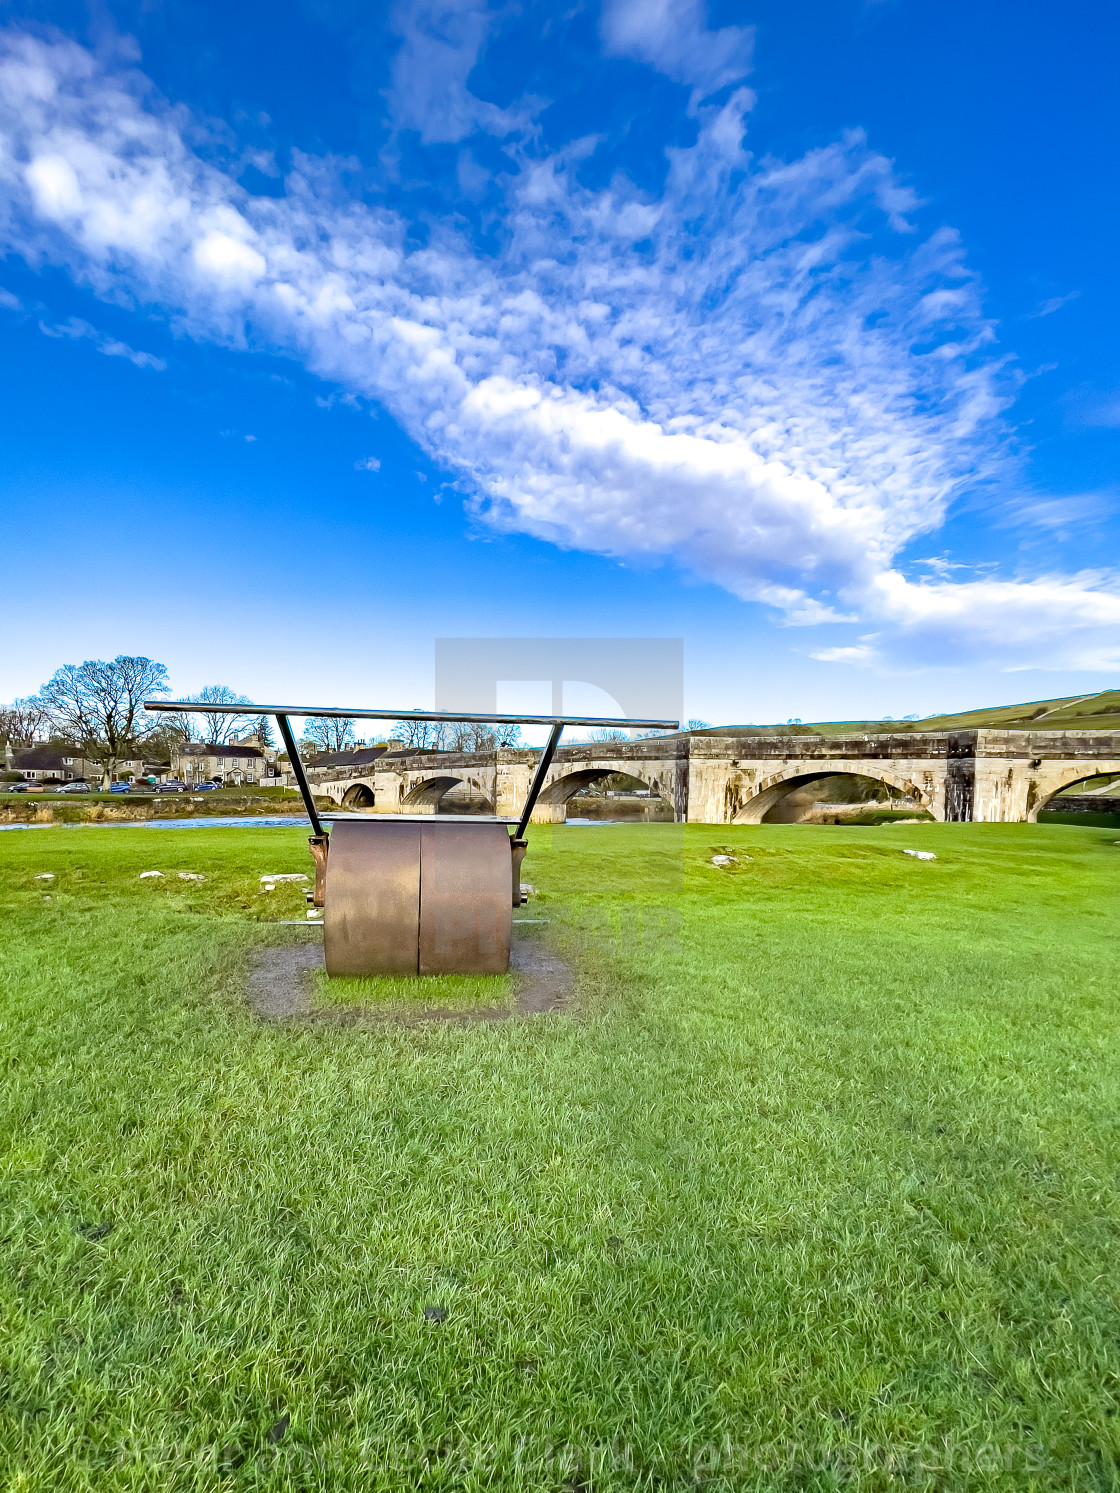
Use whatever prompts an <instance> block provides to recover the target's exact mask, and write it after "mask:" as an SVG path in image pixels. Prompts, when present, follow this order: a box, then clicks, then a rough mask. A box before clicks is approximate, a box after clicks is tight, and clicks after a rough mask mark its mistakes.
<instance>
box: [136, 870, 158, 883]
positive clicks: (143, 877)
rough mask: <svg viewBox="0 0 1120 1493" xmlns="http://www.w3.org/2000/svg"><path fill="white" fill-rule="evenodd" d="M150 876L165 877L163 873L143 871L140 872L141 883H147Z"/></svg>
mask: <svg viewBox="0 0 1120 1493" xmlns="http://www.w3.org/2000/svg"><path fill="white" fill-rule="evenodd" d="M149 876H159V877H162V876H163V872H162V871H141V872H140V880H141V881H147V879H148V877H149Z"/></svg>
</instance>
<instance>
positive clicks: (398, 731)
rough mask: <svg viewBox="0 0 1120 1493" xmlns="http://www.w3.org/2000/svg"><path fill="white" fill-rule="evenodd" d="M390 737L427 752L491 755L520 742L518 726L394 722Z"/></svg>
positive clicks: (445, 722) (519, 728) (476, 722)
mask: <svg viewBox="0 0 1120 1493" xmlns="http://www.w3.org/2000/svg"><path fill="white" fill-rule="evenodd" d="M416 708H417V709H419V708H420V707H419V706H417V707H416ZM392 734H393V740H394V741H400V742H403V743H404V745H405V746H408V747H420V748H422V749H425V750H427V751H430V752H492V751H494V750H495V748H496V747H515V746H518V745H519V744H520V741H521V727H520V726H506V725H501V726H487V725H484V724H483V723H482V722H480V721H397V722H396V724H395V725H394V726H393V733H392Z"/></svg>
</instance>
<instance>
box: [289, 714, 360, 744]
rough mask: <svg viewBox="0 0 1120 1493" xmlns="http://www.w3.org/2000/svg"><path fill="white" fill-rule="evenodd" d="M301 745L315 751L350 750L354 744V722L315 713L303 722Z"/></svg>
mask: <svg viewBox="0 0 1120 1493" xmlns="http://www.w3.org/2000/svg"><path fill="white" fill-rule="evenodd" d="M300 745H301V746H305V747H307V748H308V750H309V751H314V752H348V751H349V750H350V749H351V748H352V747H353V745H354V722H353V721H346V720H340V719H339V718H338V717H336V716H331V715H322V716H320V715H315V716H312V717H311V718H310V719H309V720H307V721H305V722H304V724H303V736H302V737H301V738H300Z"/></svg>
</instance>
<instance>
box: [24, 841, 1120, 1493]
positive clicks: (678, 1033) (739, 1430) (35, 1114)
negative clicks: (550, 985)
mask: <svg viewBox="0 0 1120 1493" xmlns="http://www.w3.org/2000/svg"><path fill="white" fill-rule="evenodd" d="M1112 838H1113V837H1110V836H1109V835H1108V834H1107V833H1102V832H1101V831H1099V830H1098V831H1094V830H1088V829H1080V828H1067V827H1059V826H1028V825H1008V826H998V825H991V826H968V825H925V824H921V825H918V824H915V825H906V826H893V827H884V828H878V829H875V828H867V829H860V828H847V827H844V828H810V827H806V826H796V825H792V826H772V827H771V826H761V827H758V828H742V829H737V828H734V827H732V828H726V827H724V828H720V829H715V828H704V827H688V828H687V829H686V830H685V831H684V832H683V835H682V833H681V831H680V829H679V827H674V826H669V825H665V826H661V825H648V826H638V825H636V826H620V827H604V828H593V829H587V830H567V831H563V830H557V831H555V832H554V833H553V834H552V835H551V836H549V835H542V836H538V837H537V839H536V840H535V842H534V847H533V849H532V850H531V851H530V856H529V859H528V862H527V865H526V874H527V876H528V879H529V880H531V881H532V882H533V883H534V884H535V885H537V886H538V887H539V888H541V892H542V895H541V896H540V897H539V898H538V899H536V901H535V902H534V903H533V904H532V908H531V910H532V912H533V914H534V915H536V916H540V917H548V918H550V919H551V921H550V923H549V924H548V925H547V927H546V928H545V929H544V936H546V937H548V938H550V939H551V940H553V941H554V942H555V943H556V944H557V946H558V947H560V948H561V949H562V950H563V951H566V953H567V955H568V957H569V958H570V959H571V961H572V962H573V963H574V965H575V966H576V969H577V974H578V984H577V1000H576V1003H575V1006H574V1007H573V1009H572V1010H571V1011H570V1012H568V1013H566V1014H562V1015H552V1016H548V1017H542V1018H537V1019H535V1020H525V1021H519V1020H510V1021H505V1022H499V1023H493V1024H486V1025H470V1024H455V1025H451V1024H446V1025H444V1024H439V1023H426V1024H422V1025H409V1024H406V1023H399V1022H393V1021H380V1022H376V1023H370V1024H368V1025H364V1026H363V1025H357V1026H353V1027H339V1026H338V1025H337V1024H333V1023H327V1022H324V1023H321V1024H316V1023H303V1024H294V1025H293V1024H289V1025H265V1024H261V1023H259V1022H258V1021H256V1020H255V1019H254V1018H253V1017H252V1016H251V1015H250V1014H249V1013H248V1012H247V1009H246V1005H245V1001H244V995H243V991H244V971H245V968H246V965H247V961H248V960H249V958H250V957H251V954H252V951H253V949H254V947H256V946H259V945H260V944H261V943H262V942H268V943H276V942H280V941H283V940H284V939H286V938H292V939H298V940H306V939H307V938H313V937H316V936H317V935H315V934H309V933H305V932H302V931H301V930H299V929H284V928H277V927H275V926H268V924H269V923H270V922H275V920H277V919H280V918H286V917H295V916H300V915H301V908H302V898H301V894H300V892H299V890H298V889H292V888H285V887H280V888H278V889H277V891H276V892H275V893H272V894H267V895H262V894H261V893H260V890H259V877H260V875H261V874H262V873H264V872H282V871H293V870H306V869H307V868H308V863H307V861H306V858H305V850H304V840H303V836H301V835H300V834H299V833H298V832H296V831H288V830H283V829H273V830H263V829H262V830H254V829H244V830H234V829H230V830H213V831H211V830H188V831H182V832H179V833H173V832H170V831H169V832H166V833H162V832H160V833H158V834H157V832H155V831H145V830H135V831H133V830H101V829H93V828H90V829H74V830H70V829H52V830H44V831H19V832H11V833H6V834H4V835H0V914H2V918H3V922H2V924H0V928H2V932H0V991H2V994H0V1052H2V1054H3V1063H4V1085H3V1101H2V1103H3V1108H2V1111H0V1115H2V1119H0V1125H2V1130H3V1145H4V1151H3V1161H2V1167H0V1466H2V1467H3V1474H2V1484H0V1485H2V1486H4V1487H7V1488H12V1489H20V1490H30V1489H35V1490H38V1489H52V1490H54V1489H66V1490H69V1489H96V1490H98V1493H101V1490H106V1489H111V1490H113V1489H125V1488H127V1489H149V1488H150V1489H163V1488H176V1489H178V1488H184V1489H186V1488H190V1489H195V1488H198V1489H219V1488H222V1489H224V1488H267V1489H305V1488H306V1489H312V1488H314V1489H319V1488H322V1489H331V1490H334V1489H343V1490H347V1489H359V1488H360V1489H382V1488H384V1489H413V1488H425V1489H427V1488H433V1489H434V1488H439V1489H449V1488H455V1489H460V1488H461V1489H473V1488H478V1489H482V1488H497V1489H526V1490H528V1489H533V1490H540V1489H545V1490H557V1493H559V1490H562V1489H563V1490H569V1493H574V1490H577V1489H586V1490H591V1489H596V1490H597V1489H654V1488H657V1489H670V1488H671V1489H686V1488H688V1489H694V1488H702V1489H705V1490H714V1489H719V1490H739V1489H747V1488H757V1489H767V1490H770V1489H781V1490H786V1489H790V1490H792V1489H822V1490H823V1489H831V1488H836V1487H855V1488H859V1489H860V1490H864V1489H867V1490H879V1489H887V1488H897V1487H899V1486H905V1487H926V1488H930V1489H934V1488H936V1489H966V1488H967V1489H970V1490H971V1489H979V1488H983V1489H989V1488H991V1489H996V1488H999V1489H1005V1488H1006V1489H1011V1488H1014V1489H1022V1488H1033V1489H1038V1490H1053V1489H1070V1490H1073V1489H1077V1490H1082V1489H1105V1488H1114V1487H1116V1486H1118V1484H1120V1476H1118V1472H1117V1467H1118V1462H1117V1457H1118V1454H1120V1429H1118V1425H1117V1421H1118V1417H1117V1408H1118V1394H1117V1391H1118V1387H1120V1386H1118V1375H1117V1370H1118V1363H1120V1304H1118V1301H1117V1284H1116V1283H1117V1280H1118V1279H1120V1216H1118V1215H1120V1204H1118V1201H1117V1191H1116V1184H1117V1180H1118V1177H1120V1105H1118V1100H1120V1084H1118V1082H1117V1077H1118V1070H1120V1059H1118V1050H1117V1036H1118V1026H1120V1022H1118V1010H1117V1005H1118V1003H1117V992H1116V985H1117V981H1116V956H1117V941H1116V915H1117V911H1118V910H1120V908H1118V900H1117V890H1116V888H1117V875H1118V873H1120V848H1118V847H1116V846H1115V845H1114V844H1113V843H1112ZM903 847H906V848H922V849H925V848H928V849H933V850H935V851H936V853H937V856H938V859H937V860H936V861H932V862H918V861H915V860H912V859H910V858H908V857H906V856H904V855H902V854H901V850H902V848H903ZM726 848H730V849H731V851H732V852H733V853H735V854H737V855H739V856H740V857H745V856H750V857H751V859H749V860H747V859H745V858H741V859H740V860H739V861H738V862H737V863H736V864H734V865H733V866H732V867H731V868H730V869H729V870H723V869H718V868H716V867H713V866H712V865H711V864H710V857H711V855H712V853H713V852H714V851H716V850H724V849H726ZM149 868H158V869H161V870H163V871H165V872H166V873H174V872H176V871H179V870H185V871H191V872H196V873H201V874H203V875H205V876H206V878H207V879H206V881H204V882H193V881H192V882H186V881H180V880H178V879H177V878H175V877H174V876H173V875H171V874H169V875H168V876H167V877H166V878H165V879H164V880H162V881H156V882H152V881H145V882H141V881H139V879H138V877H139V872H140V871H141V870H145V869H149ZM41 872H54V873H55V878H56V879H55V880H54V881H53V882H43V881H35V880H34V879H33V878H34V876H35V875H36V874H37V873H41ZM48 897H49V899H50V900H49V901H48V900H46V899H47V898H48ZM362 983H363V985H364V984H365V983H366V982H362ZM387 983H388V982H386V984H387ZM381 984H382V982H374V986H375V987H380V985H381ZM424 984H425V982H418V988H417V991H416V997H415V998H416V1000H417V1002H418V1003H421V1004H424V1005H437V1004H442V1003H444V1002H443V1001H442V1000H438V999H437V1000H432V999H431V993H430V992H429V991H428V990H426V989H425V988H424ZM381 993H382V994H386V995H387V996H390V997H392V998H393V999H394V1000H398V1001H399V1000H400V999H401V998H402V997H401V993H400V992H399V991H397V990H395V989H393V990H388V989H386V990H384V991H382V992H381ZM343 994H344V993H343ZM360 994H361V995H362V999H363V1000H365V999H368V998H369V996H370V994H371V991H370V990H365V991H363V992H360ZM372 994H373V995H377V994H378V989H377V988H374V989H373V990H372ZM339 998H342V995H340V996H339ZM425 1308H428V1309H429V1312H428V1315H425ZM443 1314H445V1315H443Z"/></svg>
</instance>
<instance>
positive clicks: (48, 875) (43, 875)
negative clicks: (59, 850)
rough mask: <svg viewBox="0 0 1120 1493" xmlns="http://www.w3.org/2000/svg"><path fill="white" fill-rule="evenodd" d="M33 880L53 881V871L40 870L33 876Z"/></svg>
mask: <svg viewBox="0 0 1120 1493" xmlns="http://www.w3.org/2000/svg"><path fill="white" fill-rule="evenodd" d="M35 880H36V881H53V880H54V872H53V871H40V872H39V874H38V876H36V877H35Z"/></svg>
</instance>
